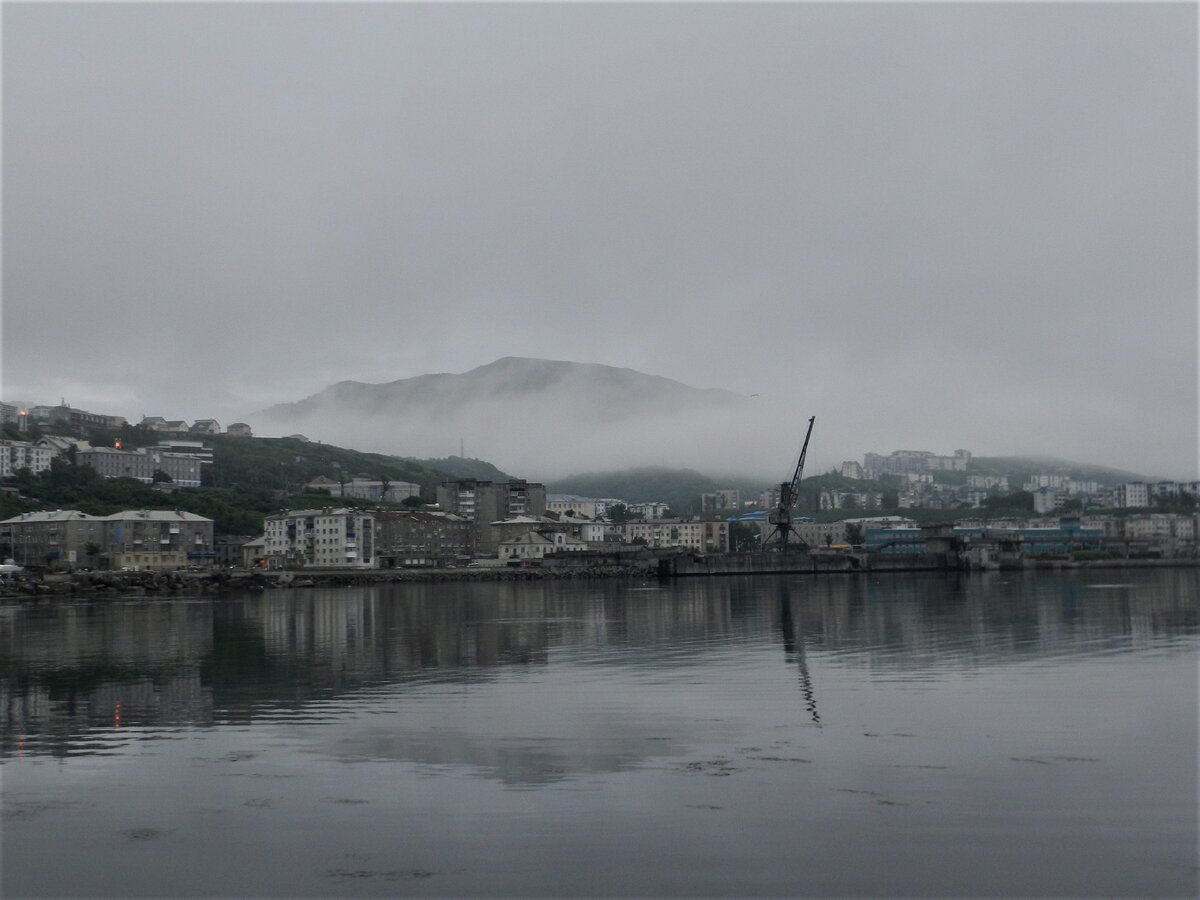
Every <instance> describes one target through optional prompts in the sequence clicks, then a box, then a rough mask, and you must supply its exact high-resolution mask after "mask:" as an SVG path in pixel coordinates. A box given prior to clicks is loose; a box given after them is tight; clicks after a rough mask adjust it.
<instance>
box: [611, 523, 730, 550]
mask: <svg viewBox="0 0 1200 900" xmlns="http://www.w3.org/2000/svg"><path fill="white" fill-rule="evenodd" d="M624 528H625V540H626V541H627V542H628V543H631V544H632V543H638V542H639V538H640V539H641V541H644V542H645V544H646V546H647V547H653V548H667V547H680V548H683V549H687V550H695V551H697V552H700V553H728V552H729V523H727V522H719V521H711V520H710V521H691V522H685V521H682V520H680V519H658V520H649V521H647V520H641V521H633V522H626V523H625V526H624Z"/></svg>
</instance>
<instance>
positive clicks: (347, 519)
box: [263, 507, 375, 569]
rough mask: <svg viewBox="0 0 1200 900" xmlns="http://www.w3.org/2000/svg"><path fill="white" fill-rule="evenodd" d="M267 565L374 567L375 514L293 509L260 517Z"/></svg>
mask: <svg viewBox="0 0 1200 900" xmlns="http://www.w3.org/2000/svg"><path fill="white" fill-rule="evenodd" d="M263 525H264V531H263V541H264V555H265V556H266V559H267V561H268V564H269V565H270V566H271V568H282V569H293V568H303V567H306V566H311V567H315V568H320V569H373V568H375V518H374V516H372V515H370V514H368V513H364V512H361V511H359V510H353V509H346V508H344V507H342V508H337V509H334V508H326V509H293V510H288V511H287V512H282V513H279V514H277V515H274V516H267V517H266V519H265V520H264V523H263Z"/></svg>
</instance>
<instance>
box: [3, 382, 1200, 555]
mask: <svg viewBox="0 0 1200 900" xmlns="http://www.w3.org/2000/svg"><path fill="white" fill-rule="evenodd" d="M0 417H2V422H0V424H2V425H3V427H4V429H5V437H6V439H5V440H3V441H0V491H3V492H4V494H5V495H6V496H7V497H9V498H13V497H19V495H20V487H19V483H20V479H21V478H22V477H23V478H25V479H31V478H32V479H37V478H39V477H45V475H46V473H49V472H50V471H51V470H52V469H53V468H54V467H56V466H57V467H64V466H71V467H76V468H78V469H82V468H88V469H91V470H92V471H93V472H94V473H95V474H96V475H97V476H99V477H101V478H103V479H129V480H131V481H133V482H137V483H140V484H142V485H149V486H152V487H154V488H156V489H160V494H159V496H161V498H162V500H161V503H160V504H156V506H158V507H160V508H138V509H125V510H120V511H116V512H111V513H106V514H96V513H89V512H86V511H82V510H80V509H68V508H57V507H56V508H32V509H24V510H23V511H21V512H20V513H18V514H16V515H12V516H9V517H7V518H6V519H4V520H3V521H0V554H3V556H4V558H6V559H8V560H9V568H10V569H12V570H14V571H15V570H17V569H20V570H22V571H24V570H31V571H44V572H75V571H115V572H166V571H194V572H195V571H198V572H212V571H216V570H221V571H224V570H229V569H245V570H253V571H280V570H282V571H298V570H306V571H309V572H316V571H362V570H377V569H382V570H387V569H392V570H401V569H451V568H473V569H488V568H512V567H520V568H536V567H555V568H558V569H571V568H574V569H586V568H588V567H596V566H600V565H605V564H607V565H619V564H620V563H622V562H628V561H629V560H632V559H638V558H640V559H643V560H644V559H646V558H648V557H662V556H664V555H666V556H669V555H680V554H684V555H693V556H704V557H708V556H724V555H729V554H744V553H753V552H756V551H758V550H760V549H761V547H762V544H763V541H764V538H765V535H766V532H767V530H768V529H769V527H770V515H771V512H772V510H774V509H775V508H776V507H777V506H778V504H779V499H780V498H779V491H780V487H779V486H775V487H770V488H764V489H763V490H761V491H759V492H757V493H754V494H750V493H748V492H745V491H743V490H739V489H736V488H726V489H717V490H714V491H710V492H705V493H702V494H700V495H698V496H696V497H695V498H694V502H693V504H692V508H691V509H673V508H672V507H671V505H670V504H668V503H667V502H665V501H663V500H656V499H652V498H645V497H591V496H583V495H579V494H571V493H561V492H554V491H549V490H547V486H546V485H545V484H542V483H538V482H532V481H526V480H522V479H518V478H510V479H509V480H507V481H493V480H487V479H482V478H465V477H443V478H441V479H440V480H439V481H438V483H437V484H436V486H435V487H434V488H433V489H432V490H429V489H428V488H427V489H426V490H425V491H424V494H425V496H423V490H422V486H421V485H420V484H417V483H414V482H407V481H402V480H394V479H390V478H387V477H382V478H379V477H375V478H372V477H369V476H364V475H356V474H351V473H348V472H346V471H344V470H342V469H340V468H331V470H330V471H329V472H328V473H327V474H321V475H317V476H316V477H313V478H311V479H309V480H308V481H306V482H305V483H303V484H302V485H297V486H296V490H295V492H294V495H288V496H285V497H282V498H281V499H283V500H288V499H292V498H293V496H294V497H296V498H302V499H304V500H306V501H308V502H306V503H305V504H303V505H285V506H281V507H280V508H279V509H278V511H277V512H274V513H270V514H266V515H264V516H263V517H262V520H261V530H260V531H259V532H258V533H256V534H229V533H223V532H222V531H221V530H220V529H219V528H218V527H217V523H216V522H215V521H214V519H212V518H209V517H205V516H203V515H198V514H196V513H195V512H189V511H186V510H184V509H182V508H173V504H172V501H173V499H177V497H178V496H179V495H177V494H176V493H175V492H176V491H179V490H187V489H191V490H197V491H204V490H205V488H206V486H208V485H210V484H211V479H210V478H209V477H208V476H207V474H206V473H207V472H208V471H209V470H210V469H211V467H212V466H213V464H214V454H215V453H220V452H221V450H220V446H217V445H220V442H222V441H226V440H236V441H239V442H254V441H261V440H265V441H271V440H276V439H271V438H266V439H262V438H256V437H255V436H254V433H253V430H252V429H251V427H250V426H249V425H247V424H246V423H240V422H239V423H235V424H232V425H230V426H228V427H227V428H225V429H222V428H221V426H220V425H219V423H217V422H216V421H215V420H212V419H199V420H195V421H193V422H191V423H188V422H186V421H183V420H169V419H165V418H162V417H153V416H151V417H145V418H143V420H142V421H141V422H140V423H138V425H137V426H136V430H137V433H138V434H140V435H142V436H143V437H145V436H146V435H149V436H152V437H153V439H154V441H153V443H150V444H149V445H146V446H138V447H124V446H122V441H121V439H120V438H119V437H118V438H114V439H112V440H111V441H110V442H109V443H108V444H104V445H101V444H97V443H93V440H94V439H96V438H98V437H99V436H108V435H112V434H119V433H121V432H122V429H124V430H125V432H126V433H128V432H129V430H130V429H131V427H132V426H130V424H129V423H128V422H127V421H126V420H125V419H124V418H122V417H120V416H105V415H99V414H95V413H90V412H85V411H82V410H77V409H74V408H72V407H70V406H68V405H67V404H66V403H65V402H64V403H63V404H60V405H59V406H56V407H50V406H26V405H21V404H15V403H5V404H0ZM290 437H291V439H292V440H293V441H299V442H307V438H304V436H302V435H292V436H290ZM22 438H26V439H22ZM972 463H973V456H972V454H971V453H970V452H969V451H967V450H962V449H960V450H956V451H954V452H953V453H952V454H949V455H938V454H935V453H932V452H930V451H904V450H897V451H894V452H891V453H890V454H886V455H884V454H878V453H866V454H865V455H864V456H863V459H862V461H861V462H859V461H856V460H849V461H844V462H843V463H842V464H841V466H840V467H839V468H838V469H837V471H836V472H835V473H830V476H831V477H832V476H833V475H836V476H837V478H836V479H835V480H836V482H837V484H838V485H839V486H838V487H831V486H829V485H828V484H827V485H826V486H825V487H822V488H820V489H818V490H816V491H814V492H811V493H810V494H809V495H807V496H806V507H807V511H808V512H810V513H811V514H805V510H804V509H801V510H798V514H797V515H796V517H795V519H794V521H793V528H794V536H795V544H794V545H793V546H794V547H795V548H796V549H800V550H806V551H808V552H809V553H810V554H818V555H822V556H825V557H836V556H838V555H846V556H850V555H854V554H858V555H863V554H866V555H871V556H876V557H883V558H899V557H903V556H905V555H920V554H926V553H928V551H929V547H930V544H929V541H930V538H931V536H932V535H933V534H934V532H933V531H932V530H931V528H930V523H929V520H928V515H929V514H931V513H937V514H938V516H939V518H938V519H937V524H938V525H939V527H938V529H937V534H936V537H937V539H938V540H943V541H944V540H945V539H947V538H949V539H951V540H952V541H953V543H954V546H955V547H956V549H957V551H958V553H957V557H956V558H957V559H959V560H961V561H967V560H969V561H972V562H973V563H974V564H978V565H979V566H980V567H983V568H986V567H988V566H989V565H996V564H998V563H999V562H1000V561H1004V562H1006V563H1008V564H1014V563H1016V564H1022V563H1027V562H1032V561H1039V560H1040V561H1046V560H1057V561H1066V562H1088V561H1099V560H1148V559H1159V560H1180V561H1183V560H1194V559H1196V558H1197V541H1196V525H1197V515H1196V497H1197V495H1198V494H1200V484H1198V483H1197V482H1174V481H1158V482H1145V481H1126V482H1121V483H1115V484H1105V483H1101V482H1100V481H1099V480H1095V479H1077V478H1074V477H1071V476H1070V475H1067V474H1063V473H1056V472H1044V473H1035V474H1031V475H1027V476H1025V477H1023V478H1022V479H1021V480H1020V481H1016V479H1015V477H1014V476H1011V475H1007V474H995V473H993V472H980V471H973V470H974V469H976V468H977V467H976V466H973V464H972ZM826 481H827V482H828V479H826ZM855 482H862V483H863V484H866V485H873V486H878V485H884V486H886V487H887V489H886V490H874V489H864V490H855V489H854V483H855ZM1014 482H1015V483H1014ZM1013 497H1017V498H1018V499H1019V501H1020V502H1021V503H1022V504H1024V506H1025V508H1024V509H1022V510H1020V512H1021V514H1019V515H1018V514H1014V511H1013V510H1012V508H1011V504H1008V505H1006V503H1005V502H1001V501H1006V500H1011V498H1013ZM675 505H676V506H678V505H679V504H678V503H676V504H675Z"/></svg>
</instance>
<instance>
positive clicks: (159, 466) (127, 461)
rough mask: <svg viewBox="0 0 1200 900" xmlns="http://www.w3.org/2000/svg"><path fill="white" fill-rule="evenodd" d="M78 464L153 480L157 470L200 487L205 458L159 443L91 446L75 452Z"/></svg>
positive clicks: (116, 475)
mask: <svg viewBox="0 0 1200 900" xmlns="http://www.w3.org/2000/svg"><path fill="white" fill-rule="evenodd" d="M75 462H76V465H80V466H91V467H92V468H93V469H95V470H96V472H97V474H99V475H101V476H102V477H104V478H134V479H136V480H138V481H141V482H144V483H145V484H150V483H151V482H152V481H153V480H154V473H155V472H163V473H164V474H166V475H168V476H170V478H171V481H172V482H174V483H175V484H176V485H177V486H179V487H200V482H201V467H202V466H203V464H204V460H203V459H201V458H198V457H197V456H194V455H193V454H191V453H172V452H170V451H166V450H159V449H158V448H156V447H141V448H139V449H137V450H117V449H115V448H113V447H90V448H88V449H87V450H79V451H77V452H76V454H75Z"/></svg>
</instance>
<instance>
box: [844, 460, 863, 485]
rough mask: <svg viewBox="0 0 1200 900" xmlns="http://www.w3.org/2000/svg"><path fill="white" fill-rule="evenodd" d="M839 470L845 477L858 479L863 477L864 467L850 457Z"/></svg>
mask: <svg viewBox="0 0 1200 900" xmlns="http://www.w3.org/2000/svg"><path fill="white" fill-rule="evenodd" d="M838 471H839V472H840V473H841V476H842V477H843V478H853V479H854V480H856V481H857V480H860V479H861V478H862V477H863V467H862V466H861V465H859V464H858V462H857V461H855V460H853V459H848V460H846V461H845V462H843V463H842V465H841V468H840V469H839V470H838Z"/></svg>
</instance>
